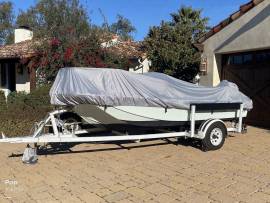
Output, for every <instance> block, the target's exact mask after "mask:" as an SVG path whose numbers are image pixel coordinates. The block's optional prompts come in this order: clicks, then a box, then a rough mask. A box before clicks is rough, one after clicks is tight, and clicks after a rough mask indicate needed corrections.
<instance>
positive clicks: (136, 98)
mask: <svg viewBox="0 0 270 203" xmlns="http://www.w3.org/2000/svg"><path fill="white" fill-rule="evenodd" d="M50 96H51V103H52V104H54V105H77V104H93V105H99V106H148V107H150V106H151V107H164V108H181V109H189V108H190V104H192V103H236V102H241V103H243V104H244V108H246V109H251V108H252V101H251V100H250V99H249V98H248V97H247V96H245V95H244V94H243V93H241V92H240V91H239V90H238V87H237V86H236V85H235V84H234V83H231V82H228V81H222V82H221V83H220V84H219V85H218V86H216V87H204V86H198V85H196V84H192V83H188V82H184V81H181V80H178V79H175V78H173V77H171V76H168V75H165V74H162V73H156V72H150V73H146V74H136V73H131V72H128V71H124V70H119V69H106V68H62V69H60V71H59V72H58V75H57V77H56V79H55V82H54V84H53V86H52V88H51V90H50Z"/></svg>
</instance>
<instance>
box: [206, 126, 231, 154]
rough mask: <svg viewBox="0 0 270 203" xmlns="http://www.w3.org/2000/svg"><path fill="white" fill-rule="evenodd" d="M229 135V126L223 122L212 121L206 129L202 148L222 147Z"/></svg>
mask: <svg viewBox="0 0 270 203" xmlns="http://www.w3.org/2000/svg"><path fill="white" fill-rule="evenodd" d="M226 137H227V128H226V126H225V125H224V123H222V122H219V121H217V122H214V123H212V124H211V125H210V126H209V127H208V129H207V130H206V133H205V137H204V139H203V140H202V149H203V150H204V151H210V150H217V149H220V148H221V147H222V146H223V144H224V142H225V138H226Z"/></svg>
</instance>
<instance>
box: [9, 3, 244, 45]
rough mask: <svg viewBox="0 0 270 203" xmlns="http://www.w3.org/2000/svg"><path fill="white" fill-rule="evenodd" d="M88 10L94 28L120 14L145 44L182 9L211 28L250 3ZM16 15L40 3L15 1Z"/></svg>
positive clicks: (107, 6) (114, 5)
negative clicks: (192, 12)
mask: <svg viewBox="0 0 270 203" xmlns="http://www.w3.org/2000/svg"><path fill="white" fill-rule="evenodd" d="M80 1H81V4H82V5H83V6H84V7H85V8H86V9H87V11H88V15H89V17H90V19H91V22H92V23H93V24H97V25H101V24H102V23H103V18H102V16H101V14H100V12H99V9H101V10H102V13H103V14H104V15H105V16H106V18H107V21H108V22H109V23H113V22H115V20H116V16H117V14H120V15H123V16H124V17H126V18H128V19H129V20H130V21H131V23H132V24H133V25H134V26H135V27H136V29H137V32H136V33H134V39H135V40H143V39H144V37H145V36H146V35H147V33H148V31H149V27H150V26H154V25H159V24H160V22H161V21H162V20H165V21H166V20H170V13H173V12H176V11H177V10H178V9H179V8H180V7H181V6H182V5H185V6H192V7H193V8H195V9H202V16H203V17H208V18H209V26H214V25H216V24H218V23H219V22H220V21H222V20H223V19H225V18H227V17H228V16H229V15H230V14H232V13H233V12H235V11H237V10H238V9H239V7H240V5H242V4H245V3H247V2H248V0H80ZM12 2H13V4H14V9H15V14H17V13H19V11H20V10H27V8H29V7H30V6H31V5H34V4H35V2H37V0H12Z"/></svg>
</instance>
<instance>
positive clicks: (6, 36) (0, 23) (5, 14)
mask: <svg viewBox="0 0 270 203" xmlns="http://www.w3.org/2000/svg"><path fill="white" fill-rule="evenodd" d="M12 9H13V5H12V3H11V2H9V1H4V2H0V45H3V44H6V43H12V40H13V37H12V36H13V35H12V33H13V20H14V15H13V11H12Z"/></svg>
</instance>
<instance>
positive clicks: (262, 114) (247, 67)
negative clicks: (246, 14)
mask: <svg viewBox="0 0 270 203" xmlns="http://www.w3.org/2000/svg"><path fill="white" fill-rule="evenodd" d="M222 79H226V80H229V81H232V82H234V83H236V84H237V85H238V87H239V89H240V90H241V91H242V92H243V93H244V94H246V95H248V96H249V97H250V98H251V99H252V100H253V105H254V108H253V110H252V111H251V112H250V113H249V116H248V118H247V123H248V124H252V125H256V126H261V127H267V128H269V127H270V50H263V51H256V52H245V53H236V54H228V55H223V56H222Z"/></svg>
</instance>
